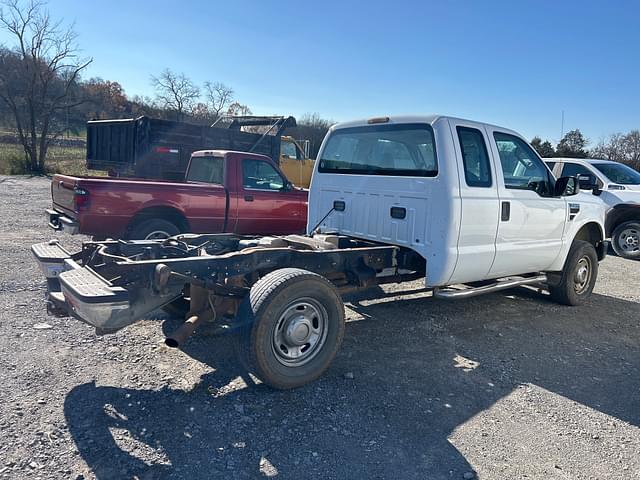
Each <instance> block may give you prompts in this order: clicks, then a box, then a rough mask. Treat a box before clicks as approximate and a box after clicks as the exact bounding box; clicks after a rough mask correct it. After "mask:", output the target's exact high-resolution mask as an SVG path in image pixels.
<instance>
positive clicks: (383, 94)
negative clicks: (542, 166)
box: [0, 0, 640, 144]
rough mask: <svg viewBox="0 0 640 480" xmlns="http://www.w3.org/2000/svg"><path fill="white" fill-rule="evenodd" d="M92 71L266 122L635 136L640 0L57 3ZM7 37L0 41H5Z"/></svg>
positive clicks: (639, 110)
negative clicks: (171, 89) (215, 97)
mask: <svg viewBox="0 0 640 480" xmlns="http://www.w3.org/2000/svg"><path fill="white" fill-rule="evenodd" d="M49 10H50V11H51V14H52V16H53V17H55V18H64V19H65V21H68V22H71V21H75V29H76V31H77V33H78V34H79V38H78V41H79V43H80V46H81V47H82V49H83V51H84V54H85V55H87V56H91V57H93V59H94V62H93V64H92V65H91V67H90V70H89V71H88V72H87V75H86V76H99V77H102V78H104V79H109V80H115V81H118V82H120V83H121V84H122V85H123V87H124V88H125V91H126V93H127V94H129V95H134V94H142V95H153V90H152V88H151V86H150V81H149V78H150V76H151V75H152V74H157V73H159V72H160V71H162V70H163V69H164V68H166V67H169V68H171V69H172V70H175V71H177V72H184V73H185V74H186V75H187V76H189V77H191V78H192V79H193V80H194V81H196V82H198V83H202V82H204V81H206V80H212V81H221V82H224V83H226V84H228V85H230V86H231V87H233V88H234V90H235V91H236V96H237V98H238V100H240V101H241V102H242V103H245V104H247V105H249V107H251V109H252V110H253V111H254V113H258V114H276V113H277V114H293V115H298V116H299V115H301V114H303V113H305V112H317V113H319V114H320V115H321V116H323V117H326V118H331V119H334V120H337V121H341V120H349V119H353V118H361V117H369V116H375V115H381V114H404V113H418V114H420V113H443V114H451V115H456V116H462V117H466V118H472V119H474V120H480V121H487V122H491V123H497V124H500V125H503V126H506V127H510V128H513V129H515V130H518V131H520V132H521V133H523V134H524V135H525V136H527V137H528V138H531V137H532V136H534V135H540V136H542V137H543V138H549V139H551V140H552V141H557V140H558V138H559V136H560V129H561V112H562V110H564V111H565V127H564V131H565V132H566V131H568V130H570V129H573V128H580V129H581V130H582V131H583V132H584V133H585V134H586V135H587V136H588V137H589V139H590V140H591V141H592V144H593V143H596V142H597V141H598V140H599V139H600V138H601V137H602V136H604V135H608V134H610V133H613V132H618V131H628V130H630V129H633V128H640V88H639V85H640V84H639V74H640V25H639V24H638V21H639V20H638V19H640V2H633V1H615V2H602V1H600V2H595V1H593V2H592V1H582V2H581V1H558V0H556V1H546V0H543V1H535V2H533V1H529V2H525V1H482V2H480V1H465V0H458V1H455V2H454V1H450V2H445V1H401V0H398V1H393V2H390V1H386V2H383V1H366V2H365V1H362V2H359V1H349V0H342V1H322V2H300V1H297V2H290V1H286V0H280V1H278V2H270V1H230V0H225V1H221V2H214V1H187V0H183V1H182V2H175V1H174V2H170V1H164V0H160V1H154V2H151V1H137V2H131V1H122V0H110V1H109V2H89V1H87V0H52V1H51V2H50V3H49ZM3 40H4V41H6V40H7V37H6V35H3V34H0V41H3Z"/></svg>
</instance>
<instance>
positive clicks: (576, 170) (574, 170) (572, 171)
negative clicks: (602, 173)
mask: <svg viewBox="0 0 640 480" xmlns="http://www.w3.org/2000/svg"><path fill="white" fill-rule="evenodd" d="M576 175H591V176H593V173H591V172H590V171H589V169H588V168H587V167H584V166H582V165H578V164H577V163H567V162H565V164H564V166H563V167H562V176H563V177H575V176H576Z"/></svg>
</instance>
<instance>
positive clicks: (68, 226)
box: [45, 208, 80, 235]
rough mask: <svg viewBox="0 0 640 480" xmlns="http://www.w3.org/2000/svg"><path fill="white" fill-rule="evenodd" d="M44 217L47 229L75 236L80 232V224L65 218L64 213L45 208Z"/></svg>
mask: <svg viewBox="0 0 640 480" xmlns="http://www.w3.org/2000/svg"><path fill="white" fill-rule="evenodd" d="M45 215H46V216H47V218H48V219H49V222H48V223H49V228H52V229H53V230H56V231H62V230H64V231H65V232H67V233H69V234H71V235H76V234H77V233H79V231H80V224H79V223H78V222H77V221H76V220H74V219H72V218H69V217H67V216H66V215H65V214H64V213H60V212H58V211H57V210H52V209H50V208H47V209H46V210H45Z"/></svg>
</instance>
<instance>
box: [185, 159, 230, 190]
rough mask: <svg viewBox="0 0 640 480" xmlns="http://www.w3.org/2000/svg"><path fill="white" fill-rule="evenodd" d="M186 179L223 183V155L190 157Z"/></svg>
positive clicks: (188, 180) (189, 180)
mask: <svg viewBox="0 0 640 480" xmlns="http://www.w3.org/2000/svg"><path fill="white" fill-rule="evenodd" d="M186 180H187V182H202V183H215V184H219V185H224V157H219V156H212V155H207V156H202V157H200V156H196V157H191V162H190V163H189V170H188V171H187V178H186Z"/></svg>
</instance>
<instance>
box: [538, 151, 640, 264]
mask: <svg viewBox="0 0 640 480" xmlns="http://www.w3.org/2000/svg"><path fill="white" fill-rule="evenodd" d="M545 162H546V163H547V166H548V167H549V168H550V169H551V170H552V171H553V173H554V174H555V175H556V177H560V176H565V177H568V176H571V177H573V176H577V177H578V179H579V180H580V187H581V188H584V189H587V190H594V191H595V192H596V194H599V195H600V198H601V199H602V201H603V202H604V203H605V204H606V205H607V216H606V221H605V235H606V237H607V238H610V239H611V246H612V247H613V250H614V251H615V252H616V254H618V255H620V256H621V257H624V258H632V259H640V173H639V172H637V171H635V170H634V169H633V168H631V167H628V166H627V165H623V164H622V163H618V162H613V161H611V160H597V159H589V158H585V159H579V158H548V159H545Z"/></svg>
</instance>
